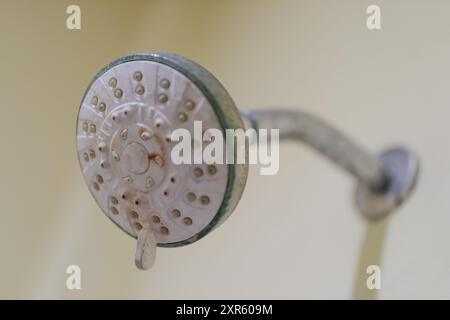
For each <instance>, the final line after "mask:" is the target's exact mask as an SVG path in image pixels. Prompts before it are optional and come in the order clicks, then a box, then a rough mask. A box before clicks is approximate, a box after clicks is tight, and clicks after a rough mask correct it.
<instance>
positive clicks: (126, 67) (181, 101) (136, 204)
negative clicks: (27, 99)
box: [77, 54, 248, 268]
mask: <svg viewBox="0 0 450 320" xmlns="http://www.w3.org/2000/svg"><path fill="white" fill-rule="evenodd" d="M194 120H200V121H202V127H203V129H204V130H207V129H209V128H218V129H221V130H223V129H224V128H233V129H239V128H243V122H242V120H241V117H240V114H239V112H238V110H237V108H236V106H235V105H234V102H233V100H232V99H231V98H230V96H229V95H228V93H227V92H226V90H225V89H224V87H223V86H222V85H221V84H220V83H219V81H217V80H216V79H215V78H214V77H213V76H212V75H211V74H210V73H209V72H208V71H206V70H205V69H204V68H203V67H201V66H200V65H198V64H196V63H194V62H192V61H190V60H187V59H185V58H183V57H180V56H178V55H174V54H136V55H131V56H127V57H124V58H121V59H119V60H117V61H115V62H113V63H111V64H109V65H108V66H106V67H105V68H104V69H102V70H101V71H100V72H99V73H98V74H97V75H96V76H95V78H94V80H93V81H92V82H91V84H90V85H89V87H88V89H87V90H86V93H85V95H84V98H83V100H82V103H81V106H80V110H79V114H78V121H77V140H78V155H79V161H80V166H81V170H82V172H83V176H84V179H85V182H86V183H87V185H88V187H89V190H90V191H91V193H92V195H93V197H94V198H95V200H96V201H97V203H98V205H99V206H100V208H101V209H102V210H103V212H104V213H105V214H106V216H107V217H108V218H110V219H111V220H112V221H113V222H114V223H115V224H116V225H117V226H119V227H120V228H121V229H122V230H124V231H125V232H126V233H128V234H130V235H131V236H133V237H137V238H138V235H139V234H142V235H143V237H144V235H145V237H144V238H145V239H143V241H142V244H141V248H139V245H138V250H137V256H136V264H137V265H138V267H141V268H147V267H148V266H149V265H151V263H152V259H151V258H150V259H149V262H148V263H147V265H142V264H143V261H142V260H143V257H142V253H143V249H142V245H143V246H144V247H145V248H146V249H148V248H152V251H154V248H153V247H154V243H157V245H158V246H160V247H176V246H181V245H185V244H189V243H192V242H194V241H196V240H198V239H200V238H201V237H203V236H205V235H206V234H207V233H208V232H210V231H211V230H212V229H213V228H214V227H216V226H217V225H219V224H220V223H221V222H223V221H224V220H225V219H226V218H227V217H228V216H229V214H230V213H231V212H232V211H233V209H234V207H235V206H236V204H237V202H238V201H239V199H240V197H241V194H242V191H243V189H244V185H245V182H246V179H247V172H248V166H247V165H244V164H219V163H216V164H210V165H207V164H203V163H201V164H180V165H175V164H174V163H173V162H172V161H171V158H170V152H171V148H172V145H173V142H172V141H171V134H172V132H173V130H175V129H177V128H185V129H187V130H189V131H190V132H191V131H192V130H193V122H194ZM201 143H202V141H196V140H194V141H192V145H193V147H194V148H195V147H196V146H198V145H199V144H201ZM144 231H145V232H144ZM144 240H145V241H144ZM138 242H139V241H138ZM149 257H152V255H150V256H149Z"/></svg>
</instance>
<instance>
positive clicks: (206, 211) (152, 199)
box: [77, 53, 418, 269]
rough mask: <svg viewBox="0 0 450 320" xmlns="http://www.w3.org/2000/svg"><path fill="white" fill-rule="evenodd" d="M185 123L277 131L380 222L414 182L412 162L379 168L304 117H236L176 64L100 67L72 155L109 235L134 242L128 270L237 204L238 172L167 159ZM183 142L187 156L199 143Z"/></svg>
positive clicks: (228, 166) (201, 78) (204, 79)
mask: <svg viewBox="0 0 450 320" xmlns="http://www.w3.org/2000/svg"><path fill="white" fill-rule="evenodd" d="M194 121H201V123H202V129H203V130H204V131H203V133H204V132H205V131H206V130H207V129H219V130H220V131H221V132H225V130H226V129H234V130H237V129H244V130H245V129H246V128H248V127H253V128H255V129H261V128H277V129H280V137H281V138H295V139H297V140H301V141H304V142H306V143H308V144H309V145H311V146H312V147H314V148H316V149H317V150H318V151H319V152H321V153H323V154H324V155H325V156H326V157H328V158H329V159H331V160H333V161H334V162H336V163H337V164H338V165H340V166H341V167H343V168H344V169H346V170H347V171H348V172H350V173H351V174H352V175H354V176H355V177H356V178H357V179H358V181H359V182H360V186H359V188H358V190H359V191H358V196H357V200H358V201H357V204H358V206H359V207H360V209H361V211H362V212H363V213H366V215H367V216H369V217H381V216H383V215H385V214H386V213H387V212H390V211H391V210H392V209H394V208H395V207H396V206H398V205H399V204H400V203H401V201H400V200H403V199H404V198H405V197H406V196H407V195H408V194H409V191H410V190H411V189H412V186H413V185H414V181H415V177H416V174H417V169H418V162H417V159H416V158H415V157H414V155H413V154H411V153H409V152H407V151H405V150H403V149H401V150H402V151H404V153H402V155H403V158H401V157H400V158H398V157H397V158H395V157H394V159H391V158H392V157H391V158H389V157H385V158H384V160H383V161H381V160H379V159H377V158H374V157H372V156H370V155H368V154H366V153H365V152H364V151H362V150H361V149H360V148H359V147H357V146H356V145H354V144H353V143H352V141H350V140H349V139H347V138H346V137H345V136H343V135H342V134H340V133H339V132H338V131H337V130H334V129H333V128H332V127H330V126H328V125H327V124H325V123H323V122H321V121H320V120H319V119H317V118H314V117H311V116H309V115H306V114H304V113H299V112H295V113H293V112H288V111H280V110H274V111H264V112H258V111H249V112H243V113H242V115H241V114H240V113H239V111H238V109H237V108H236V106H235V104H234V102H233V100H232V99H231V97H230V96H229V95H228V93H227V91H226V90H225V89H224V87H223V86H222V85H221V84H220V82H219V81H218V80H217V79H216V78H215V77H214V76H213V75H211V74H210V73H209V72H208V71H207V70H206V69H204V68H203V67H202V66H200V65H198V64H196V63H195V62H192V61H191V60H188V59H186V58H184V57H181V56H178V55H176V54H169V53H158V54H156V53H146V54H135V55H130V56H126V57H123V58H120V59H118V60H116V61H114V62H112V63H111V64H109V65H107V66H106V67H105V68H103V69H102V70H101V71H100V72H99V73H98V74H97V75H96V76H95V77H94V79H93V80H92V82H91V83H90V85H89V86H88V88H87V90H86V92H85V94H84V97H83V99H82V102H81V106H80V110H79V113H78V119H77V148H78V156H79V162H80V167H81V170H82V173H83V176H84V179H85V182H86V184H87V186H88V187H89V190H90V192H91V194H92V195H93V197H94V199H95V200H96V202H97V203H98V205H99V206H100V208H101V209H102V210H103V212H104V213H105V214H106V216H107V217H108V218H110V219H111V220H112V221H113V222H114V223H115V224H116V225H117V226H118V227H120V228H121V229H122V230H123V231H125V232H126V233H128V234H129V235H131V236H133V237H135V238H137V240H138V241H137V249H136V254H135V263H136V265H137V267H138V268H140V269H148V268H149V267H150V266H151V265H152V264H153V263H154V259H155V254H156V246H159V247H177V246H182V245H186V244H190V243H193V242H194V241H197V240H199V239H200V238H202V237H203V236H205V235H206V234H208V233H209V232H210V231H212V230H213V229H214V228H215V227H217V226H218V225H220V224H221V223H222V222H223V221H224V220H225V219H226V218H227V217H228V216H229V215H230V214H231V212H232V211H233V209H234V208H235V206H236V205H237V203H238V201H239V199H240V198H241V195H242V192H243V189H244V186H245V182H246V179H247V174H248V165H247V164H237V163H225V164H223V163H222V164H221V163H214V164H207V163H205V162H200V163H198V162H197V163H194V164H175V163H174V162H173V161H172V159H171V150H172V149H173V146H174V141H173V139H172V133H173V132H174V130H176V129H179V128H184V129H186V130H188V131H189V132H193V131H194V127H195V123H194ZM244 122H245V125H244ZM191 136H193V137H194V139H192V141H190V143H191V145H192V149H194V150H195V149H196V148H198V147H199V146H200V147H201V146H202V145H203V144H205V143H206V142H205V141H202V140H200V141H199V140H197V139H195V134H192V135H191ZM246 151H248V150H246ZM394 153H395V152H394ZM386 158H387V159H386ZM405 161H406V162H407V164H408V165H409V170H406V171H405V172H406V173H405V174H407V175H408V176H407V177H406V178H405V177H404V175H403V172H404V171H402V170H400V171H399V172H402V177H401V180H402V182H403V184H401V185H400V187H399V186H398V185H399V184H398V183H397V184H395V183H393V182H395V181H393V180H394V179H395V180H397V177H396V174H395V173H396V172H397V171H396V170H387V167H394V168H395V167H396V166H397V167H401V168H402V167H403V166H404V165H405ZM386 163H387V166H386ZM392 172H394V174H391V173H392ZM392 185H395V186H396V187H395V188H391V187H390V186H392ZM385 196H388V197H389V202H387V203H385V202H386V201H385V199H386V197H385ZM369 198H370V199H371V201H365V199H369ZM373 199H375V200H373ZM374 201H375V202H377V203H376V204H377V205H376V206H374V205H373V202H374ZM380 203H381V204H380Z"/></svg>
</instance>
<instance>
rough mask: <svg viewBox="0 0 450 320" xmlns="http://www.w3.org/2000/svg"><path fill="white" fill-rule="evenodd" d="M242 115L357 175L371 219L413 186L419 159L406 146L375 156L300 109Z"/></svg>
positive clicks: (362, 201) (251, 124)
mask: <svg viewBox="0 0 450 320" xmlns="http://www.w3.org/2000/svg"><path fill="white" fill-rule="evenodd" d="M241 115H242V117H243V119H244V122H246V123H245V125H246V127H247V128H253V129H256V130H258V129H279V137H280V139H281V140H296V141H301V142H304V143H306V144H307V145H309V146H311V147H312V148H313V149H315V150H317V151H318V152H319V153H321V154H323V155H324V156H325V157H326V158H328V159H330V160H331V161H332V162H334V163H335V164H336V165H338V166H340V167H341V168H343V169H344V170H345V171H347V172H348V173H350V174H351V175H352V176H354V177H355V178H356V180H357V182H358V188H357V192H356V203H357V206H358V207H359V209H360V211H361V213H363V214H364V215H365V216H366V217H368V218H371V219H377V218H381V217H383V216H385V215H386V214H388V213H389V212H391V211H393V210H394V209H395V208H396V207H398V206H399V205H400V204H401V203H402V202H403V200H404V199H405V198H406V197H407V196H408V195H409V193H410V191H411V190H412V189H413V187H414V183H415V180H416V177H417V173H418V160H417V158H416V156H415V155H414V154H413V153H411V152H409V151H408V150H406V149H404V148H392V149H389V150H387V151H385V152H383V153H382V154H381V155H380V156H379V157H376V156H373V155H371V154H369V153H368V152H366V151H365V150H364V149H362V148H361V147H360V146H359V145H357V144H356V143H354V142H353V141H352V140H351V139H349V138H348V137H347V136H346V135H344V134H343V133H342V132H341V131H339V130H337V129H335V128H334V127H333V126H330V125H329V124H328V123H326V122H324V121H323V120H321V119H319V118H317V117H315V116H313V115H310V114H308V113H305V112H301V111H292V110H283V109H265V110H244V111H242V112H241Z"/></svg>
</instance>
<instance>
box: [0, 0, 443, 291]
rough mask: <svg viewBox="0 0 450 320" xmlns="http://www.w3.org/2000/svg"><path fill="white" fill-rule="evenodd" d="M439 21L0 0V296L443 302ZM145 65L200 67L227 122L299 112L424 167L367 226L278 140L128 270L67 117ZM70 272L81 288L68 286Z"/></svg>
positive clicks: (298, 5) (438, 15)
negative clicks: (266, 110)
mask: <svg viewBox="0 0 450 320" xmlns="http://www.w3.org/2000/svg"><path fill="white" fill-rule="evenodd" d="M70 4H77V5H79V6H80V7H81V12H82V29H81V30H79V31H69V30H67V29H66V18H67V14H66V12H65V11H66V7H67V6H68V5H70ZM370 4H378V5H379V6H380V7H381V10H382V30H380V31H369V30H367V28H366V18H367V14H366V8H367V6H368V5H370ZM449 16H450V2H449V1H446V0H441V1H440V0H433V1H422V0H417V1H413V0H398V1H384V0H376V1H375V0H371V1H366V0H352V1H351V0H343V1H326V0H320V1H318V0H315V1H312V0H311V1H300V0H297V1H295V0H292V1H273V0H272V1H270V0H264V1H263V0H245V1H239V0H236V1H232V0H226V1H213V0H210V1H207V0H204V1H197V0H190V1H171V0H164V1H137V0H131V1H111V0H108V1H98V0H96V1H81V0H76V1H75V0H74V1H66V0H64V1H60V0H53V1H51V0H47V1H31V0H30V1H24V0H2V1H1V4H0V45H1V49H2V51H1V59H0V70H1V76H0V92H1V111H2V112H1V116H2V126H1V129H0V130H1V131H0V132H1V135H0V144H1V146H2V153H1V155H2V156H1V158H0V164H1V165H0V176H1V179H2V181H1V184H0V188H1V189H0V190H1V193H0V194H1V196H0V200H1V208H2V214H1V217H2V221H1V223H0V253H1V260H0V261H1V264H0V298H67V299H71V298H89V299H90V298H160V299H164V298H344V299H350V298H450V275H449V274H448V273H449V272H448V271H449V270H450V251H449V250H448V249H447V248H448V243H450V232H448V230H449V228H450V212H449V210H450V198H449V197H448V194H449V192H450V170H449V168H450V143H449V142H448V137H449V136H450V127H449V126H448V118H449V116H450V108H449V100H450V97H449V95H450V93H449V92H450V91H449V89H448V88H449V83H450V42H449V41H448V39H449V38H450V37H449V36H450V20H449ZM142 51H172V52H176V53H178V54H181V55H185V56H187V57H190V58H191V59H193V60H195V61H197V62H199V63H200V64H202V65H203V66H205V67H206V68H207V69H209V70H210V71H211V72H212V73H213V74H215V75H216V76H217V78H218V79H220V80H221V81H222V82H223V84H224V85H225V87H226V88H227V89H228V91H229V92H230V94H231V95H232V97H233V98H234V99H235V102H236V104H237V105H238V106H240V107H241V108H244V107H246V108H247V107H250V108H254V107H266V106H291V107H293V108H299V109H300V108H301V109H303V110H307V111H310V112H313V113H315V114H318V115H320V116H322V117H323V118H325V119H328V120H330V121H331V122H333V123H335V124H336V125H337V126H338V127H340V128H342V129H343V130H344V131H346V132H347V133H349V134H350V135H351V136H354V137H355V138H356V140H357V141H359V142H361V143H362V144H364V145H366V146H367V147H368V148H369V150H371V151H373V152H376V151H379V150H381V149H382V148H384V147H386V146H390V145H392V144H393V143H396V142H403V143H405V144H406V145H407V146H409V147H410V148H412V149H413V150H415V151H416V152H417V153H418V154H419V155H420V157H421V160H422V168H421V169H422V172H421V177H420V181H419V184H418V187H417V189H416V190H415V194H414V195H413V197H412V198H411V199H410V201H408V203H407V204H406V205H405V206H403V207H402V208H401V210H399V211H398V212H396V213H395V215H393V216H391V218H389V219H387V220H384V221H382V222H381V223H378V224H373V225H368V224H367V223H366V221H364V220H363V219H362V218H361V217H360V216H359V214H358V212H357V211H356V209H355V208H354V205H353V198H352V197H353V189H354V183H353V181H352V179H351V178H350V177H348V176H347V175H346V174H345V173H343V172H340V171H339V170H336V169H335V168H334V166H333V165H332V164H330V163H328V162H327V161H326V160H324V159H322V158H321V157H320V156H318V155H317V154H315V153H314V152H311V150H309V149H308V148H307V147H305V146H299V145H296V144H295V143H288V144H285V145H283V146H282V148H281V150H280V151H281V159H280V160H281V164H280V171H279V174H278V175H276V176H260V175H259V174H258V168H256V167H254V168H252V169H251V172H250V176H249V180H248V184H247V188H246V191H245V192H244V196H243V198H242V200H241V202H240V204H239V206H238V207H237V210H236V211H235V212H234V214H233V215H232V216H231V218H230V219H229V220H228V221H227V222H226V223H225V224H224V225H222V226H221V227H220V228H219V229H217V230H216V231H214V232H213V233H211V234H210V235H208V236H207V237H206V238H204V239H203V240H201V241H199V242H197V243H195V244H193V245H190V246H187V247H183V248H177V249H160V250H158V258H157V263H156V266H155V268H154V269H152V270H150V271H148V272H140V271H138V270H137V269H136V268H135V267H134V264H133V254H134V246H135V241H134V240H133V239H132V238H130V237H128V236H127V235H125V234H124V233H123V232H121V231H120V230H119V229H118V228H116V227H115V226H114V225H113V224H112V223H110V221H109V220H108V219H106V218H105V216H104V215H103V213H102V212H101V211H100V209H99V208H98V207H97V205H96V204H95V201H94V200H93V198H92V197H91V196H90V194H89V191H88V189H87V188H86V187H85V185H84V182H83V180H82V176H81V173H80V172H79V167H78V163H77V156H76V147H75V121H76V115H77V112H78V107H79V102H80V100H81V97H82V95H83V93H84V90H85V88H86V87H87V85H88V83H89V82H90V80H91V78H92V77H93V76H94V74H95V73H96V72H97V71H98V70H99V69H100V68H101V67H103V66H104V65H105V64H107V63H108V62H110V61H112V60H114V59H116V58H118V57H120V56H123V55H126V54H129V53H133V52H142ZM71 264H77V265H79V266H80V267H81V269H82V290H79V291H76V290H75V291H69V290H67V289H66V286H65V284H66V277H67V275H66V274H65V271H66V267H67V266H68V265H71ZM369 264H378V265H380V266H381V268H382V289H381V290H379V291H378V292H374V291H368V290H366V289H365V279H366V277H367V275H366V272H365V271H366V270H365V268H366V267H367V265H369Z"/></svg>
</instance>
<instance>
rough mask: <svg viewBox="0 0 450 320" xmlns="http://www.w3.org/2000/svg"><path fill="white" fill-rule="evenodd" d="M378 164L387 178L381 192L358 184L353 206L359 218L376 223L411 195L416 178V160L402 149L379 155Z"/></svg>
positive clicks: (414, 156)
mask: <svg viewBox="0 0 450 320" xmlns="http://www.w3.org/2000/svg"><path fill="white" fill-rule="evenodd" d="M379 160H380V162H381V164H382V166H383V167H384V170H385V173H386V174H387V176H388V183H387V185H386V187H385V188H384V189H383V190H379V191H374V190H371V189H370V187H369V186H367V184H364V183H361V182H360V183H358V186H357V188H356V192H355V201H356V205H357V207H358V209H359V211H360V212H361V214H362V215H363V216H365V217H366V218H368V219H370V220H379V219H382V218H384V217H385V216H387V215H388V214H389V213H391V212H392V211H394V210H395V209H397V208H398V207H399V206H400V205H402V203H403V202H404V201H405V199H406V198H408V196H409V195H410V194H411V192H412V190H413V189H414V186H415V184H416V181H417V177H418V175H419V159H418V158H417V156H416V155H415V154H414V153H412V152H411V151H409V150H407V149H405V148H403V147H393V148H389V149H387V150H385V151H383V152H382V153H381V154H380V156H379Z"/></svg>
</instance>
